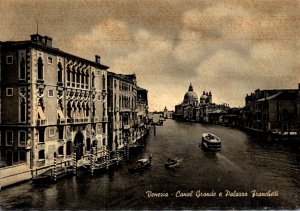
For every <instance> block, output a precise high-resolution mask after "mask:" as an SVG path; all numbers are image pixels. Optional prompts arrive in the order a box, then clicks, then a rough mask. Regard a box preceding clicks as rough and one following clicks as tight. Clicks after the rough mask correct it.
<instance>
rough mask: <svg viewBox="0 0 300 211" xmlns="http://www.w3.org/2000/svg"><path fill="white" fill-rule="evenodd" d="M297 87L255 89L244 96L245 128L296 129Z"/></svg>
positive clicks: (281, 130) (264, 130) (283, 130)
mask: <svg viewBox="0 0 300 211" xmlns="http://www.w3.org/2000/svg"><path fill="white" fill-rule="evenodd" d="M298 92H299V90H298V89H276V90H275V89H274V90H259V89H257V90H255V92H254V93H251V94H250V95H247V96H246V98H245V103H246V105H245V128H246V129H249V130H254V131H260V132H278V131H280V132H287V131H296V130H297V95H298Z"/></svg>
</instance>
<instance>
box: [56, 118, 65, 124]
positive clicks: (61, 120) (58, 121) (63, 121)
mask: <svg viewBox="0 0 300 211" xmlns="http://www.w3.org/2000/svg"><path fill="white" fill-rule="evenodd" d="M57 124H58V125H61V124H66V119H57Z"/></svg>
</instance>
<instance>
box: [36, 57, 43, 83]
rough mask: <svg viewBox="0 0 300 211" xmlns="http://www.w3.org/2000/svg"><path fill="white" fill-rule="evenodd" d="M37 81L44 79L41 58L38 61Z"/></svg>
mask: <svg viewBox="0 0 300 211" xmlns="http://www.w3.org/2000/svg"><path fill="white" fill-rule="evenodd" d="M37 65H38V79H39V80H43V79H44V64H43V60H42V58H41V57H39V59H38V64H37Z"/></svg>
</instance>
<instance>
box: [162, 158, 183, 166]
mask: <svg viewBox="0 0 300 211" xmlns="http://www.w3.org/2000/svg"><path fill="white" fill-rule="evenodd" d="M181 161H182V159H176V158H175V159H172V158H168V160H167V162H165V164H164V167H165V168H174V167H176V166H178V165H179V164H180V163H181Z"/></svg>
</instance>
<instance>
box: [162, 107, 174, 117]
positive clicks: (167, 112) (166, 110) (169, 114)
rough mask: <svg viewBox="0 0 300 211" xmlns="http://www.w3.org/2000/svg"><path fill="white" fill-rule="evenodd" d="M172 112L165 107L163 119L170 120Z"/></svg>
mask: <svg viewBox="0 0 300 211" xmlns="http://www.w3.org/2000/svg"><path fill="white" fill-rule="evenodd" d="M172 115H173V111H169V110H168V109H167V107H166V106H165V108H164V111H163V116H164V118H165V119H172Z"/></svg>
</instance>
